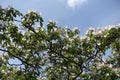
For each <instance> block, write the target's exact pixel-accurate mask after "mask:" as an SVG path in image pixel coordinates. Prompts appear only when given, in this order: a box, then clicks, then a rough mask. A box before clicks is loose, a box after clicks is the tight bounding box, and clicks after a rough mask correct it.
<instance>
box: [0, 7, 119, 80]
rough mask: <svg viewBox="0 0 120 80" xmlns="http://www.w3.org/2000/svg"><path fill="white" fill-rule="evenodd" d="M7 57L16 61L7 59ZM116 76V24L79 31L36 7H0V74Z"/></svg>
mask: <svg viewBox="0 0 120 80" xmlns="http://www.w3.org/2000/svg"><path fill="white" fill-rule="evenodd" d="M37 25H38V26H37ZM10 60H17V61H16V62H10ZM119 76H120V25H113V26H107V27H103V28H98V29H93V28H90V29H89V30H88V31H87V33H86V36H85V37H82V36H80V31H79V30H78V29H77V28H75V29H69V28H62V27H59V26H58V25H57V24H56V23H55V22H53V21H49V22H48V24H47V25H45V26H44V25H43V19H42V17H41V15H40V14H39V13H38V12H37V11H34V10H32V11H29V12H28V13H26V14H22V13H21V12H20V11H18V10H16V9H14V8H12V7H9V8H6V9H4V8H0V79H2V80H81V79H82V80H115V79H117V77H119Z"/></svg>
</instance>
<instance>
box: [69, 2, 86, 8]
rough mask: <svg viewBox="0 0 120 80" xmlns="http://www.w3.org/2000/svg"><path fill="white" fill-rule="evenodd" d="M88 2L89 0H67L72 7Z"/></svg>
mask: <svg viewBox="0 0 120 80" xmlns="http://www.w3.org/2000/svg"><path fill="white" fill-rule="evenodd" d="M85 2H87V0H67V4H68V6H69V7H71V8H73V9H74V8H75V7H76V6H78V5H80V6H81V5H83V3H85Z"/></svg>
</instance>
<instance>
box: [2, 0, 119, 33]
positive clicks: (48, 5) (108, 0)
mask: <svg viewBox="0 0 120 80" xmlns="http://www.w3.org/2000/svg"><path fill="white" fill-rule="evenodd" d="M0 5H2V7H4V8H6V7H7V6H8V5H11V6H13V7H14V8H16V9H18V10H20V11H21V12H23V13H25V12H27V11H28V10H32V9H34V10H38V11H39V12H40V13H42V16H43V18H44V21H45V24H46V23H47V21H48V20H54V21H56V22H57V23H58V25H59V26H62V27H64V26H68V27H70V28H73V27H78V28H79V29H80V31H81V33H82V34H85V31H86V30H87V29H88V28H89V27H94V28H96V27H102V26H106V25H114V24H119V23H120V0H0Z"/></svg>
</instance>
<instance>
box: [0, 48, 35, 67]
mask: <svg viewBox="0 0 120 80" xmlns="http://www.w3.org/2000/svg"><path fill="white" fill-rule="evenodd" d="M0 51H3V52H7V53H8V54H10V55H11V56H13V57H15V58H17V59H18V60H20V61H21V62H23V63H25V64H27V65H29V66H31V67H34V66H33V65H32V64H30V63H28V62H26V61H24V60H23V59H21V58H20V57H18V56H16V55H14V54H12V53H11V52H9V51H7V50H5V49H1V48H0Z"/></svg>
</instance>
